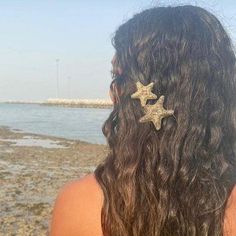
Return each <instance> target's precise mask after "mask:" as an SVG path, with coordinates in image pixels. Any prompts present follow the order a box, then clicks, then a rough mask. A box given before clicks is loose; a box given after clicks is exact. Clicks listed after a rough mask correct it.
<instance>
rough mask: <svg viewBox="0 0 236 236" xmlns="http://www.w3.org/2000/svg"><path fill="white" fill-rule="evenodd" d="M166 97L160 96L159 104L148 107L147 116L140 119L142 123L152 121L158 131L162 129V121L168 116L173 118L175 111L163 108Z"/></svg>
mask: <svg viewBox="0 0 236 236" xmlns="http://www.w3.org/2000/svg"><path fill="white" fill-rule="evenodd" d="M163 102H164V96H163V95H162V96H160V98H159V99H158V100H157V102H156V103H155V104H153V105H149V104H148V105H146V106H145V107H144V110H145V112H146V114H145V116H143V117H141V118H140V119H139V121H140V122H147V121H152V122H153V124H154V125H155V127H156V129H157V130H159V129H160V128H161V120H162V119H163V118H165V117H167V116H171V115H173V114H174V111H173V110H166V109H165V108H164V107H163Z"/></svg>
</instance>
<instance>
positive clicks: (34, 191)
mask: <svg viewBox="0 0 236 236" xmlns="http://www.w3.org/2000/svg"><path fill="white" fill-rule="evenodd" d="M48 140H51V141H52V142H55V143H54V144H51V146H52V147H53V148H52V147H51V148H46V147H40V146H15V145H16V144H20V145H30V144H29V143H30V142H31V143H32V145H37V143H40V142H42V143H43V142H44V141H45V142H46V143H47V142H49V141H48ZM18 141H19V143H18ZM22 141H23V142H22ZM28 141H30V142H28ZM53 145H61V146H62V147H63V148H61V147H57V146H56V147H54V146H53ZM49 146H50V145H49ZM106 154H107V147H106V146H105V145H96V144H90V143H87V142H81V141H73V140H66V139H62V138H55V137H49V136H43V135H34V134H26V133H19V132H12V131H10V130H9V129H8V128H6V127H1V128H0V236H2V235H4V236H7V235H17V236H18V235H20V236H21V235H22V236H28V235H35V236H40V235H47V233H48V228H49V223H50V218H51V213H52V208H53V204H54V201H55V198H56V196H57V193H58V191H59V189H60V188H61V187H62V186H63V185H64V184H65V183H67V182H68V181H71V180H74V179H78V178H80V177H82V176H84V175H86V174H88V173H91V172H92V171H93V170H94V168H95V167H96V166H97V165H98V163H99V162H100V161H102V159H103V158H104V157H105V156H106Z"/></svg>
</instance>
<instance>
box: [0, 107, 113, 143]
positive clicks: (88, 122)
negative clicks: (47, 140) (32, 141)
mask: <svg viewBox="0 0 236 236" xmlns="http://www.w3.org/2000/svg"><path fill="white" fill-rule="evenodd" d="M111 110H112V109H111V108H75V107H62V106H46V105H40V104H10V103H2V104H0V126H7V127H9V128H10V129H12V130H14V129H17V130H21V131H23V132H28V133H34V134H43V135H50V136H55V137H62V138H67V139H73V140H81V141H86V142H90V143H95V144H106V139H105V137H104V135H103V133H102V125H103V123H104V122H105V120H106V119H107V118H108V116H109V114H110V112H111Z"/></svg>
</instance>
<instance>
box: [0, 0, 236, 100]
mask: <svg viewBox="0 0 236 236" xmlns="http://www.w3.org/2000/svg"><path fill="white" fill-rule="evenodd" d="M179 4H192V5H197V6H202V7H204V8H206V9H207V10H209V11H211V12H212V13H213V14H215V15H216V16H217V17H218V18H219V19H220V21H221V22H222V23H223V25H224V26H225V28H226V30H227V32H228V33H229V35H230V36H231V38H232V40H233V42H234V44H235V42H236V1H235V0H224V1H222V0H218V1H216V0H214V1H213V0H208V1H191V0H189V1H171V0H169V1H168V0H165V1H150V0H145V1H144V0H136V1H135V0H129V1H127V0H119V1H117V0H99V1H98V0H93V1H92V0H87V1H85V0H83V1H81V0H57V1H56V0H47V1H45V0H40V1H36V0H28V1H27V0H18V1H16V0H0V9H1V14H0V30H1V33H0V35H1V36H0V101H8V100H21V101H22V100H23V101H43V100H46V99H48V98H58V97H59V98H71V99H76V98H79V99H109V93H108V91H109V85H110V82H111V75H110V70H111V59H112V56H113V54H114V48H113V46H112V45H111V38H112V36H113V34H114V32H115V30H116V29H117V27H118V26H119V25H120V24H122V23H124V22H125V21H126V20H128V19H129V18H131V17H132V16H133V15H134V14H135V13H137V12H140V11H142V10H144V9H146V8H150V7H152V6H167V5H179ZM235 45H236V44H235ZM57 78H58V80H57ZM57 82H58V83H57Z"/></svg>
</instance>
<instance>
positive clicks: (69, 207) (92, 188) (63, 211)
mask: <svg viewBox="0 0 236 236" xmlns="http://www.w3.org/2000/svg"><path fill="white" fill-rule="evenodd" d="M102 204H103V193H102V190H101V188H100V186H99V184H98V183H97V181H96V178H95V176H94V174H89V175H86V176H84V177H83V178H81V179H78V180H75V181H72V182H70V183H68V184H66V185H65V186H64V187H63V188H62V189H61V190H60V192H59V194H58V196H57V199H56V202H55V205H54V209H53V216H52V221H51V227H50V235H51V236H60V235H71V236H73V235H80V236H89V235H98V236H99V235H102V231H101V208H102Z"/></svg>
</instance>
